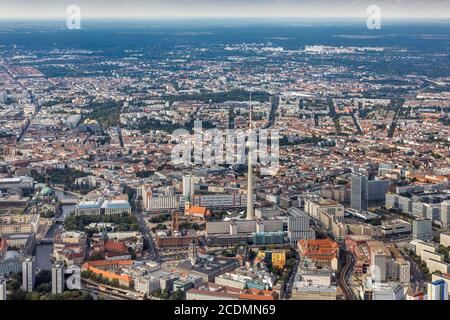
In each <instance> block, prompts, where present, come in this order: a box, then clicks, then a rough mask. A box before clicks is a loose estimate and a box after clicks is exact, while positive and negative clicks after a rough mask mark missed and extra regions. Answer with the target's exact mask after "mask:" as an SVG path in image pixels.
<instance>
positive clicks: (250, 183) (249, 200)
mask: <svg viewBox="0 0 450 320" xmlns="http://www.w3.org/2000/svg"><path fill="white" fill-rule="evenodd" d="M252 113H253V107H252V93H251V92H250V116H249V119H250V121H249V127H250V130H249V135H248V141H249V142H250V141H251V138H252V133H253V121H252ZM246 220H255V213H254V211H253V169H252V148H251V143H249V147H248V172H247V215H246Z"/></svg>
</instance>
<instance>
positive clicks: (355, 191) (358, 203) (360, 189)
mask: <svg viewBox="0 0 450 320" xmlns="http://www.w3.org/2000/svg"><path fill="white" fill-rule="evenodd" d="M351 184H352V188H351V194H350V207H351V208H352V209H354V210H356V211H360V212H361V211H367V209H368V207H369V202H377V201H384V200H385V198H386V193H387V192H388V191H389V181H388V180H369V179H368V178H367V177H366V176H364V175H362V174H357V173H354V174H352V177H351Z"/></svg>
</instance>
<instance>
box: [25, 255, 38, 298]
mask: <svg viewBox="0 0 450 320" xmlns="http://www.w3.org/2000/svg"><path fill="white" fill-rule="evenodd" d="M35 276H36V263H35V260H34V257H28V258H25V260H23V262H22V289H23V291H28V292H32V291H33V288H34V280H35Z"/></svg>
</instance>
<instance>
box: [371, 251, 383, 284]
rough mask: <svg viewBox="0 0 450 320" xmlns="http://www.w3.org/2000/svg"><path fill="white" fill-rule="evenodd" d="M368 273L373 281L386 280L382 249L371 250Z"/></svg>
mask: <svg viewBox="0 0 450 320" xmlns="http://www.w3.org/2000/svg"><path fill="white" fill-rule="evenodd" d="M370 273H371V274H372V278H373V280H374V281H375V282H384V281H386V255H385V254H384V251H382V250H374V251H372V255H371V260H370Z"/></svg>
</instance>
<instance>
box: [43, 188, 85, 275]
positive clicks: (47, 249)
mask: <svg viewBox="0 0 450 320" xmlns="http://www.w3.org/2000/svg"><path fill="white" fill-rule="evenodd" d="M54 191H55V195H56V196H57V197H58V199H60V200H62V199H74V198H76V197H75V196H74V195H71V194H68V193H65V192H62V191H58V190H54ZM74 209H75V206H74V205H71V204H69V205H63V206H62V215H63V217H66V216H67V215H69V214H70V213H71V212H72V211H73V210H74ZM61 227H62V224H61V223H55V224H53V225H52V226H51V227H50V229H49V230H48V232H47V234H46V236H45V237H46V238H49V237H53V236H54V234H55V232H56V231H57V230H58V229H59V228H61ZM52 252H53V245H52V244H40V245H36V248H35V257H36V268H37V269H40V270H51V269H52V262H51V260H50V256H51V254H52Z"/></svg>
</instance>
